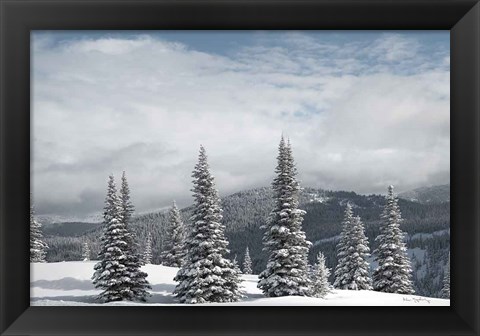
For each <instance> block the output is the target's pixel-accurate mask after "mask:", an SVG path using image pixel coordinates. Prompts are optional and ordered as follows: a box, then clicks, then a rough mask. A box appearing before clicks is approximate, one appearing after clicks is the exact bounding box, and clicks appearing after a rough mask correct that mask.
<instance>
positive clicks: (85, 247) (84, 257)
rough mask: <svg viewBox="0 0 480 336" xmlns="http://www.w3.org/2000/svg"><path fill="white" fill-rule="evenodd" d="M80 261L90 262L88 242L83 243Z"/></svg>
mask: <svg viewBox="0 0 480 336" xmlns="http://www.w3.org/2000/svg"><path fill="white" fill-rule="evenodd" d="M82 260H83V261H89V260H90V247H89V246H88V242H85V243H83V248H82Z"/></svg>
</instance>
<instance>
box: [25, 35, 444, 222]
mask: <svg viewBox="0 0 480 336" xmlns="http://www.w3.org/2000/svg"><path fill="white" fill-rule="evenodd" d="M449 49H450V45H449V32H448V31H443V32H441V31H436V32H407V33H405V32H338V31H318V32H315V31H310V32H293V31H289V32H262V31H258V32H254V31H250V32H200V31H198V32H185V31H184V32H181V31H177V32H175V31H172V32H161V31H159V32H148V33H144V32H128V33H125V32H122V33H116V32H68V33H67V32H47V31H37V32H35V33H32V49H31V50H32V68H31V69H32V121H33V122H32V137H33V147H32V181H33V192H34V198H35V202H36V210H37V214H56V215H64V216H80V217H81V216H86V215H88V214H91V213H97V212H100V211H101V209H102V207H103V199H104V195H105V189H106V181H107V177H108V175H109V174H110V173H113V174H114V175H115V176H116V177H120V175H121V172H122V170H126V172H127V177H128V179H129V182H130V187H131V189H132V199H133V201H134V204H135V205H136V208H137V210H138V211H139V212H145V211H149V210H153V209H159V208H163V207H165V206H168V205H169V204H170V203H171V201H172V200H173V199H175V200H177V203H179V204H180V205H181V206H185V205H188V204H190V203H191V199H192V198H191V192H190V188H191V177H190V174H191V171H192V169H193V166H194V165H195V161H196V158H197V153H198V148H199V146H200V144H203V145H204V146H205V147H206V150H207V154H208V156H209V161H210V166H211V169H212V173H213V174H214V175H215V177H216V182H217V188H218V189H219V191H220V195H221V196H225V195H228V194H230V193H233V192H236V191H240V190H244V189H248V188H253V187H258V186H268V185H269V184H270V183H271V180H272V178H273V171H274V168H275V164H276V162H275V157H276V150H277V145H278V142H279V139H280V136H281V134H282V133H283V134H285V135H286V136H288V137H289V138H290V141H291V143H292V146H293V151H294V156H295V159H296V162H297V167H298V171H299V179H300V180H301V184H302V186H309V187H319V188H325V189H333V190H353V191H356V192H359V193H384V192H385V189H386V186H387V185H388V184H394V185H396V190H397V191H399V192H400V191H404V190H409V189H412V188H416V187H419V186H428V185H436V184H444V183H449V181H450V168H449V167H450V131H449V129H450V110H449V105H450V103H449V99H450V84H449V82H450V56H449V55H450V54H449Z"/></svg>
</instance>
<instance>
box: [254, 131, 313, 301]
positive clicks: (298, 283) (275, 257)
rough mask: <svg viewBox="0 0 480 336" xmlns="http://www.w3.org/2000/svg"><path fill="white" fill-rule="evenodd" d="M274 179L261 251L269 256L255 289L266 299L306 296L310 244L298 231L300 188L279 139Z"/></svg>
mask: <svg viewBox="0 0 480 336" xmlns="http://www.w3.org/2000/svg"><path fill="white" fill-rule="evenodd" d="M278 151H279V154H278V157H277V161H278V164H277V168H276V170H275V172H276V174H277V176H276V177H275V179H274V181H273V183H272V189H273V192H274V202H275V206H274V209H273V211H272V212H271V214H270V217H269V219H268V221H267V224H266V225H265V226H262V228H263V229H265V234H264V237H263V243H264V251H266V252H267V253H268V255H269V258H268V262H267V267H266V269H265V270H264V271H263V272H262V273H261V274H260V275H259V282H258V288H260V289H261V290H262V291H263V293H264V294H265V295H266V296H269V297H277V296H287V295H300V296H306V295H308V294H309V287H310V284H309V282H310V281H309V278H308V269H307V268H308V263H307V255H308V250H309V246H310V245H311V243H310V242H308V241H307V240H306V236H305V233H304V232H303V231H302V221H303V215H304V214H305V211H303V210H300V209H298V203H299V200H298V197H299V191H300V186H299V183H298V182H297V180H296V175H297V170H296V167H295V164H294V160H293V155H292V150H291V146H290V143H288V144H286V143H285V140H284V138H283V136H282V139H281V140H280V145H279V148H278Z"/></svg>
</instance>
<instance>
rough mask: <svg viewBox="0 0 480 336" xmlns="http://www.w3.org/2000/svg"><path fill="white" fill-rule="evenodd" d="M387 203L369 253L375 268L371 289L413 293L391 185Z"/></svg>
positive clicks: (397, 209) (396, 201)
mask: <svg viewBox="0 0 480 336" xmlns="http://www.w3.org/2000/svg"><path fill="white" fill-rule="evenodd" d="M386 200H387V203H386V205H385V208H384V211H383V213H382V219H383V224H382V226H381V227H380V234H379V235H378V236H377V238H376V239H375V240H376V241H377V242H378V248H377V249H376V250H375V251H374V252H373V253H374V254H375V260H376V261H377V262H378V267H377V269H375V271H374V272H373V288H374V290H376V291H379V292H386V293H399V294H413V293H414V292H415V291H414V289H413V284H412V280H411V273H412V268H411V265H410V260H409V258H408V255H407V249H406V247H405V242H404V236H405V234H404V233H403V231H402V230H401V229H400V223H401V222H402V215H401V212H400V208H399V206H398V204H397V203H398V200H397V198H396V197H395V195H394V194H393V186H389V187H388V194H387V197H386Z"/></svg>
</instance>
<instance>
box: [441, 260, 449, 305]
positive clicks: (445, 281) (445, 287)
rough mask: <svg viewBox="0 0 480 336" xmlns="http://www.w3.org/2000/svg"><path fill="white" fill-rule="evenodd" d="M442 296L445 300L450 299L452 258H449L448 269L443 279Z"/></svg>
mask: <svg viewBox="0 0 480 336" xmlns="http://www.w3.org/2000/svg"><path fill="white" fill-rule="evenodd" d="M440 296H441V297H442V298H444V299H450V256H448V263H447V267H446V268H445V275H444V277H443V287H442V290H441V292H440Z"/></svg>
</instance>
